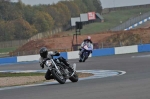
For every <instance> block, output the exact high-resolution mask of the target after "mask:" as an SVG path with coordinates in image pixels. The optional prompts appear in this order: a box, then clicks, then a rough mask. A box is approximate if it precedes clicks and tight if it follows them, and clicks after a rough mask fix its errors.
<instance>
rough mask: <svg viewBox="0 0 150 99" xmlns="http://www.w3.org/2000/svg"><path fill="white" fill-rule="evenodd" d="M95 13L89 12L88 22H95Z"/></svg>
mask: <svg viewBox="0 0 150 99" xmlns="http://www.w3.org/2000/svg"><path fill="white" fill-rule="evenodd" d="M95 19H96V17H95V12H88V20H95Z"/></svg>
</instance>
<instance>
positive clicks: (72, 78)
mask: <svg viewBox="0 0 150 99" xmlns="http://www.w3.org/2000/svg"><path fill="white" fill-rule="evenodd" d="M69 80H70V81H72V82H77V81H78V80H79V78H78V75H77V73H76V72H75V73H74V75H73V76H72V77H70V78H69Z"/></svg>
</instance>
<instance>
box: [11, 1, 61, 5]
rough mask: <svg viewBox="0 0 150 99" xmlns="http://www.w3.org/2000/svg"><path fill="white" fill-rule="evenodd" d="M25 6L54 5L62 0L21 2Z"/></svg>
mask: <svg viewBox="0 0 150 99" xmlns="http://www.w3.org/2000/svg"><path fill="white" fill-rule="evenodd" d="M11 1H14V2H16V1H18V0H11ZM21 1H22V2H23V3H25V4H30V5H38V4H52V3H57V2H58V1H61V0H21Z"/></svg>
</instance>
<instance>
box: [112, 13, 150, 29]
mask: <svg viewBox="0 0 150 99" xmlns="http://www.w3.org/2000/svg"><path fill="white" fill-rule="evenodd" d="M148 17H150V12H147V13H145V14H141V13H139V15H138V16H135V17H133V18H130V19H129V20H128V21H126V22H124V23H122V24H120V25H118V26H116V27H114V28H112V29H110V30H111V31H120V30H124V29H126V28H128V27H130V26H132V25H134V24H136V23H138V22H140V21H141V20H143V19H145V18H148Z"/></svg>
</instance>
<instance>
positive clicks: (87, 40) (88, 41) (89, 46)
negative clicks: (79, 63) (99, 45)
mask: <svg viewBox="0 0 150 99" xmlns="http://www.w3.org/2000/svg"><path fill="white" fill-rule="evenodd" d="M85 45H87V47H88V48H91V50H90V51H89V53H88V55H90V53H92V50H93V43H92V40H91V37H90V36H88V37H87V39H85V40H84V41H83V42H82V44H81V48H80V52H79V55H80V56H82V54H83V52H84V50H85V49H84V46H85ZM80 60H81V58H80Z"/></svg>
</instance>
